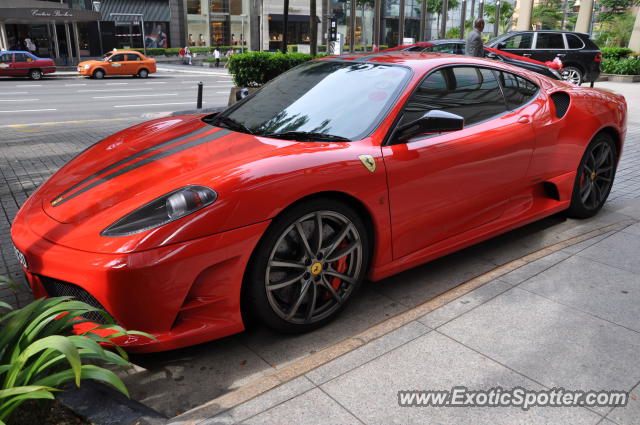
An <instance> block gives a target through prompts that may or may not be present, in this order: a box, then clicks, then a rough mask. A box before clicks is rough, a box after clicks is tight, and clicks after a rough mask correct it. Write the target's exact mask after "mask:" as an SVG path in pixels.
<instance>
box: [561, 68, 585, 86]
mask: <svg viewBox="0 0 640 425" xmlns="http://www.w3.org/2000/svg"><path fill="white" fill-rule="evenodd" d="M562 79H563V80H565V81H568V82H570V83H573V84H576V85H580V84H581V83H582V73H581V72H580V70H579V69H578V68H574V67H572V66H568V67H567V68H565V70H564V71H562Z"/></svg>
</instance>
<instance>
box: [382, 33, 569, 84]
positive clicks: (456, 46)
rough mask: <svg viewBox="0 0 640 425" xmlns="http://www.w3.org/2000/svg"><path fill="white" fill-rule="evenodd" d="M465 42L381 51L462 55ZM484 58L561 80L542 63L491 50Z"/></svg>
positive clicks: (431, 42) (425, 43) (423, 43)
mask: <svg viewBox="0 0 640 425" xmlns="http://www.w3.org/2000/svg"><path fill="white" fill-rule="evenodd" d="M466 44H467V42H466V41H465V40H460V39H446V40H429V41H421V42H419V43H414V44H409V45H405V46H397V47H392V48H390V49H385V50H383V51H384V52H393V51H403V52H434V53H450V54H453V55H464V54H465V47H466ZM485 56H486V57H487V58H489V59H494V60H499V61H501V62H505V63H508V64H510V65H515V66H519V67H521V68H524V69H528V70H530V71H533V72H537V73H538V74H542V75H544V76H547V77H549V78H553V79H555V80H560V79H562V75H561V74H560V73H559V72H558V71H556V70H555V69H553V68H551V67H549V66H547V65H546V64H545V63H543V62H539V61H536V60H533V59H529V58H526V57H522V56H517V55H514V54H510V53H506V54H502V53H500V52H499V51H497V50H495V49H491V48H485Z"/></svg>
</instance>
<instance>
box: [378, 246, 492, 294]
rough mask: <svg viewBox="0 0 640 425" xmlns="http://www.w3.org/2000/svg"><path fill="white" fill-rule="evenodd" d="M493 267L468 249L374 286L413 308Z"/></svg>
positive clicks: (382, 292)
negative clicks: (471, 253)
mask: <svg viewBox="0 0 640 425" xmlns="http://www.w3.org/2000/svg"><path fill="white" fill-rule="evenodd" d="M494 268H495V265H494V264H493V263H491V262H489V261H486V260H482V259H479V258H476V257H475V256H473V255H470V254H469V251H466V250H465V251H462V252H459V253H455V254H452V255H449V256H447V257H444V258H441V259H439V260H436V261H432V262H430V263H427V264H424V265H422V266H419V267H415V268H413V269H411V270H407V271H405V272H402V273H400V274H397V275H395V276H391V277H389V278H387V279H384V280H383V281H381V282H376V283H374V284H373V286H374V287H375V289H376V290H377V291H378V292H380V293H381V294H383V295H385V296H386V297H388V298H390V299H392V300H394V301H396V302H398V303H400V304H402V305H403V306H406V307H414V306H416V305H418V304H422V303H423V302H425V301H428V300H430V299H431V298H433V297H435V296H437V295H440V294H442V293H444V292H446V291H448V290H449V289H451V288H454V287H456V286H458V285H459V284H461V283H464V282H466V281H468V280H470V279H473V278H474V277H476V276H480V275H481V274H483V273H485V272H487V271H489V270H492V269H494Z"/></svg>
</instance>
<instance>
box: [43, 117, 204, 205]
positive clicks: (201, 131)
mask: <svg viewBox="0 0 640 425" xmlns="http://www.w3.org/2000/svg"><path fill="white" fill-rule="evenodd" d="M209 130H211V127H208V126H205V127H203V128H201V129H198V130H196V131H192V132H190V133H187V134H185V135H182V136H180V137H176V138H174V139H170V140H167V141H165V142H162V143H158V144H157V145H153V146H151V147H148V148H146V149H143V150H141V151H140V152H137V153H134V154H133V155H131V156H128V157H126V158H124V159H121V160H120V161H118V162H114V163H113V164H111V165H109V166H107V167H105V168H103V169H102V170H100V171H96V172H95V173H93V174H91V175H90V176H89V177H86V178H84V179H82V180H80V181H79V182H78V183H76V184H74V185H73V186H71V187H70V188H68V189H67V190H65V191H64V192H62V193H61V194H59V195H58V196H56V197H55V199H58V198H59V197H61V196H64V195H66V194H67V193H69V192H71V191H72V190H74V189H76V188H78V187H80V186H82V185H83V184H85V183H87V182H89V181H90V180H93V179H94V178H96V177H98V176H99V175H101V174H104V173H106V172H108V171H111V170H113V169H114V168H118V167H119V166H121V165H124V164H126V163H127V162H130V161H133V160H134V159H136V158H140V157H141V156H144V155H146V154H148V153H149V152H152V151H154V150H156V149H160V148H163V147H165V146H168V145H171V144H173V143H178V142H181V141H183V140H186V139H188V138H190V137H195V136H198V135H200V134H202V133H204V132H205V131H209Z"/></svg>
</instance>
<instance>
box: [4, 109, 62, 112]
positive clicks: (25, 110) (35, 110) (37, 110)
mask: <svg viewBox="0 0 640 425" xmlns="http://www.w3.org/2000/svg"><path fill="white" fill-rule="evenodd" d="M41 111H57V109H20V110H14V111H0V113H9V112H41Z"/></svg>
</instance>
